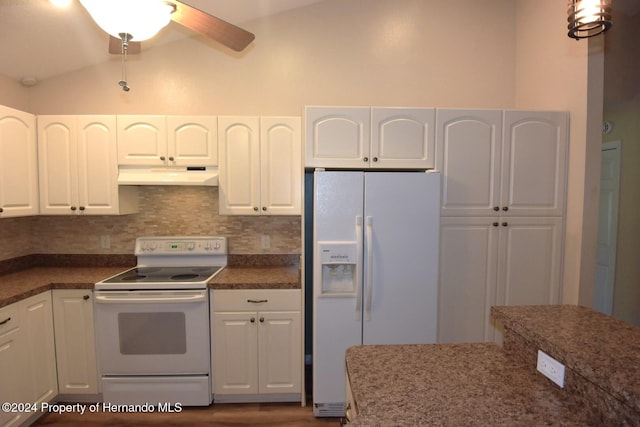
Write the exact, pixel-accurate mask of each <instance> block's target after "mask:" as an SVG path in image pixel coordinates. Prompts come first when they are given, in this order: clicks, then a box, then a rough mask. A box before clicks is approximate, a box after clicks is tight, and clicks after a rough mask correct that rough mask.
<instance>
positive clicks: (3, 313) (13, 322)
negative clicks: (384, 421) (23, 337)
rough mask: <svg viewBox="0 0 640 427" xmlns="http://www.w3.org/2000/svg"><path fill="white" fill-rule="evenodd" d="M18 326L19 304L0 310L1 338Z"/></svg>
mask: <svg viewBox="0 0 640 427" xmlns="http://www.w3.org/2000/svg"><path fill="white" fill-rule="evenodd" d="M18 326H19V322H18V304H17V303H16V304H10V305H7V306H5V307H2V308H0V338H1V337H2V336H3V335H5V334H7V333H9V332H10V331H12V330H14V329H16V328H17V327H18Z"/></svg>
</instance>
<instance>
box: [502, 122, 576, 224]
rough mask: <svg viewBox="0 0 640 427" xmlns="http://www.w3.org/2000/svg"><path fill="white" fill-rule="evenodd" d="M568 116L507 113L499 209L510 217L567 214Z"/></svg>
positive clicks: (503, 137)
mask: <svg viewBox="0 0 640 427" xmlns="http://www.w3.org/2000/svg"><path fill="white" fill-rule="evenodd" d="M568 122H569V119H568V114H567V113H565V112H560V111H551V112H545V111H505V113H504V126H503V129H504V131H503V136H502V141H503V143H502V177H501V181H502V189H501V196H500V207H501V209H502V210H503V211H505V208H508V212H509V215H526V216H530V215H536V216H561V215H563V214H564V203H565V191H566V188H565V187H566V174H567V165H566V163H567V150H568V131H567V128H568Z"/></svg>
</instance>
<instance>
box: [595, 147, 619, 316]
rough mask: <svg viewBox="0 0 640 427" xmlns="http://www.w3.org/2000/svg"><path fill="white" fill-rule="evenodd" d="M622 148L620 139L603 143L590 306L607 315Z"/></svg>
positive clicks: (610, 310)
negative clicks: (592, 291)
mask: <svg viewBox="0 0 640 427" xmlns="http://www.w3.org/2000/svg"><path fill="white" fill-rule="evenodd" d="M621 148H622V143H621V142H620V141H614V142H606V143H604V144H602V160H601V174H600V211H599V213H598V255H597V259H596V287H595V292H594V296H593V308H594V309H596V310H598V311H601V312H603V313H605V314H609V315H611V314H612V313H613V286H614V283H615V273H616V242H617V237H618V199H619V193H620V152H621Z"/></svg>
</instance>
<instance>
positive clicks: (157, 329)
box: [118, 312, 187, 355]
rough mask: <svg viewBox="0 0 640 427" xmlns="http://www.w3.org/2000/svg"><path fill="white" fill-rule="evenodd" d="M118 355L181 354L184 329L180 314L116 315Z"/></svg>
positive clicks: (183, 320)
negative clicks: (118, 342)
mask: <svg viewBox="0 0 640 427" xmlns="http://www.w3.org/2000/svg"><path fill="white" fill-rule="evenodd" d="M118 338H119V341H120V353H121V354H125V355H131V354H185V353H186V352H187V325H186V319H185V314H184V312H168V313H118Z"/></svg>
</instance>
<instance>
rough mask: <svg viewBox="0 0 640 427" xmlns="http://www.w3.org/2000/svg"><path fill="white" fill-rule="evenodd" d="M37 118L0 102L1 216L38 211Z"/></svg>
mask: <svg viewBox="0 0 640 427" xmlns="http://www.w3.org/2000/svg"><path fill="white" fill-rule="evenodd" d="M37 162H38V159H37V149H36V119H35V116H34V115H33V114H29V113H25V112H23V111H18V110H14V109H12V108H8V107H3V106H0V218H6V217H11V216H25V215H37V214H38V168H37Z"/></svg>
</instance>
